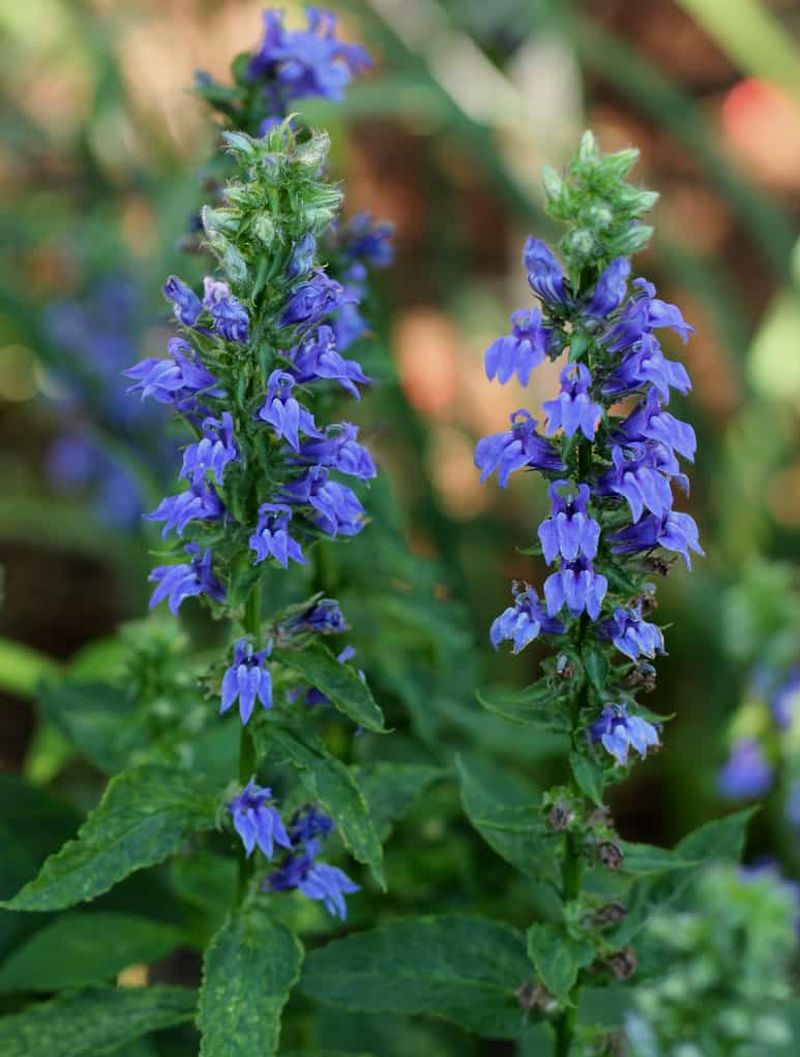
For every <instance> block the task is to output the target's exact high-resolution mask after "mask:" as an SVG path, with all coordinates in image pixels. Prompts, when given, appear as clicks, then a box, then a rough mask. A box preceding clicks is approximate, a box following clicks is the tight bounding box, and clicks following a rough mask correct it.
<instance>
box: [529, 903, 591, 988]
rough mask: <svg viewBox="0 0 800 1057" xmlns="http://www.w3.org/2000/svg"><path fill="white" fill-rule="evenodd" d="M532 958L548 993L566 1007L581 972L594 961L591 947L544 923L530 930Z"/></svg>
mask: <svg viewBox="0 0 800 1057" xmlns="http://www.w3.org/2000/svg"><path fill="white" fill-rule="evenodd" d="M528 954H529V955H530V959H531V961H532V962H533V966H534V968H535V969H536V972H537V973H538V974H539V977H540V978H541V981H542V983H543V984H544V986H545V987H546V988H547V990H548V991H549V992H550V993H551V994H552V995H553V996H554V997H555V998H557V999H558V1001H559V1002H561V1003H562V1004H564V1003H568V1002H569V1001H570V991H571V990H572V988H573V986H574V984H575V981H576V980H577V979H578V973H579V972H580V970H581V969H582V968H583V967H584V966H586V965H589V964H590V963H591V961H592V959H593V957H594V951H593V949H592V946H591V944H589V943H585V942H583V941H581V940H576V939H574V938H573V937H572V936H569V935H567V933H566V932H565V931H564V929H563V928H559V926H558V925H555V924H553V922H551V921H540V922H537V923H536V924H535V925H531V927H530V928H529V929H528Z"/></svg>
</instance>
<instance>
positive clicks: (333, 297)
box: [281, 268, 344, 327]
mask: <svg viewBox="0 0 800 1057" xmlns="http://www.w3.org/2000/svg"><path fill="white" fill-rule="evenodd" d="M343 296H344V291H343V290H342V287H341V284H340V283H337V282H336V280H335V279H329V278H328V276H327V275H326V274H325V272H323V271H322V269H321V268H317V269H316V270H315V272H314V274H313V276H312V278H311V279H309V280H307V281H306V282H303V283H300V284H299V285H298V286H296V287H295V288H294V290H293V291H292V293H291V295H290V297H289V300H288V302H287V305H286V308H285V309H284V311H283V315H282V316H281V325H282V326H284V327H290V326H298V325H301V324H302V325H305V326H313V325H314V324H315V323H319V321H320V320H321V319H322V318H323V316H326V315H327V314H328V313H329V312H332V311H333V310H334V309H335V308H338V307H339V305H340V304H341V303H342V299H343Z"/></svg>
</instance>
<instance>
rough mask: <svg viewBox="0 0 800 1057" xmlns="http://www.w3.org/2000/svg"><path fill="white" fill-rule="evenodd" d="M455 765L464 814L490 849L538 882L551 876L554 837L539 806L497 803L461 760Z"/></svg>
mask: <svg viewBox="0 0 800 1057" xmlns="http://www.w3.org/2000/svg"><path fill="white" fill-rule="evenodd" d="M456 764H457V767H458V773H459V777H460V780H461V802H462V804H463V807H464V811H465V813H466V815H467V818H468V819H469V820H470V822H471V823H472V825H473V826H474V827H475V829H476V830H477V831H478V833H480V835H481V836H482V837H483V839H484V840H485V841H486V843H487V844H488V845H489V847H490V848H493V849H494V851H496V852H497V854H498V855H500V856H502V857H503V858H504V859H505V860H506V862H510V863H511V865H512V866H516V868H517V869H518V870H520V871H521V872H522V873H524V874H526V875H527V876H528V877H534V878H537V879H539V880H541V879H542V878H544V877H546V876H547V875H548V873H552V872H553V870H554V868H555V861H556V860H555V854H554V847H555V843H556V834H555V833H553V831H552V830H550V829H548V828H547V826H546V823H545V819H544V815H543V813H542V807H541V804H540V803H539V802H538V801H537V802H535V803H530V804H518V803H516V804H509V803H505V802H503V801H500V800H498V799H497V797H495V796H494V795H493V794H492V793H491V792H490V791H489V790H488V789H487V788H486V787H485V786H484V785H483V784H482V783H481V782H480V781H479V780H478V778H477V777H476V776H475V775H474V774H473V773H472V772H471V770H470V769H469V767H468V765H467V763H466V761H465V760H464V759H463V758H462V757H457V759H456Z"/></svg>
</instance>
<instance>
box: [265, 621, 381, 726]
mask: <svg viewBox="0 0 800 1057" xmlns="http://www.w3.org/2000/svg"><path fill="white" fill-rule="evenodd" d="M274 656H275V659H276V660H279V661H280V662H281V663H282V664H285V665H286V667H287V668H291V669H292V671H294V672H297V673H298V675H301V676H302V677H303V678H304V679H305V680H306V682H308V683H311V685H312V686H314V687H316V688H317V690H321V691H322V693H323V694H325V696H326V697H328V698H330V700H331V702H332V704H333V706H334V707H335V708H337V709H338V710H339V711H340V712H343V713H344V714H345V715H346V716H349V717H350V719H352V720H353V722H354V723H358V724H359V725H360V726H362V727H364V728H365V729H366V730H371V731H374V732H376V733H378V734H382V733H385V727H384V725H383V713H382V712H381V710H380V708H379V707H378V705H377V703H376V702H375V698H374V697H373V696H372V691H371V690H370V688H369V687H368V686H367V684H366V683H365V682H363V681H362V680H361V678H359V675H358V673H357V672H356V671H355V670H354V669H353V668H351V667H350V665H349V664H340V663H339V662H338V661H337V660H336V657H335V656H334V655H333V654H332V653H331V651H330V650H329V649H328V647H327V646H325V645H324V644H323V643H321V642H315V643H312V644H311V645H309V646H307V647H306V648H305V649H304V650H280V651H277V650H276V651H275V654H274Z"/></svg>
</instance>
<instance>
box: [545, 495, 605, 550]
mask: <svg viewBox="0 0 800 1057" xmlns="http://www.w3.org/2000/svg"><path fill="white" fill-rule="evenodd" d="M547 494H548V495H549V496H550V502H551V503H552V514H551V516H550V517H549V518H548V519H547V520H546V521H543V522H542V523H541V525H540V526H539V540H540V541H541V544H542V552H543V554H544V559H545V561H546V562H547V563H548V565H551V564H552V563H553V562H554V561H555V559H556V556H557V555H559V554H560V555H561V557H562V558H565V559H566V560H567V561H574V560H575V558H577V557H578V555H579V554H580V555H583V557H584V558H589V559H591V558H594V557H596V556H597V543H598V540H599V539H600V525H599V524H598V522H597V521H595V520H594V518H592V517H589V514H588V513H587V506H588V503H589V486H588V485H586V484H580V485H577V486H576V485H574V484H573V483H572V482H571V481H554V482H553V483H552V484H551V485H550V488H549V490H548V493H547Z"/></svg>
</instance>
